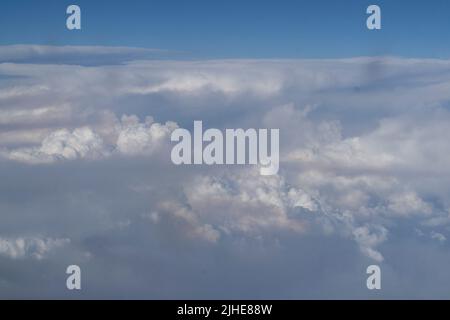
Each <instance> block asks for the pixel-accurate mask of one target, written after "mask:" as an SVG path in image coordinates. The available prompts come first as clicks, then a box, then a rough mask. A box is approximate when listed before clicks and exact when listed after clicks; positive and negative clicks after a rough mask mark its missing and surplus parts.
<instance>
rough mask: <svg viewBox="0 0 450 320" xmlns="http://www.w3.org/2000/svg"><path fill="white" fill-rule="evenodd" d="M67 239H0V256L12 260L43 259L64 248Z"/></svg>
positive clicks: (67, 242)
mask: <svg viewBox="0 0 450 320" xmlns="http://www.w3.org/2000/svg"><path fill="white" fill-rule="evenodd" d="M69 243H70V240H69V239H52V238H39V237H25V238H24V237H19V238H0V255H2V256H6V257H9V258H12V259H24V258H33V259H37V260H41V259H44V258H45V256H46V255H47V254H48V253H50V252H51V251H52V250H54V249H57V248H60V247H64V246H66V245H67V244H69Z"/></svg>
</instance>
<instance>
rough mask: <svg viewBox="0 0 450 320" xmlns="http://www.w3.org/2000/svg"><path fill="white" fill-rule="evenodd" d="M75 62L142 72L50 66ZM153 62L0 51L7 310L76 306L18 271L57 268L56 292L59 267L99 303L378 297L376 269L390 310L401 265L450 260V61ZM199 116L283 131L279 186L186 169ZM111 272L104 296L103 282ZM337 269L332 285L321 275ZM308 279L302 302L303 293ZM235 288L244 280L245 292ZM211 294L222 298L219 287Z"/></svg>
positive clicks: (243, 174)
mask: <svg viewBox="0 0 450 320" xmlns="http://www.w3.org/2000/svg"><path fill="white" fill-rule="evenodd" d="M66 51H70V52H72V53H73V54H75V55H76V56H77V61H84V60H86V61H88V60H89V58H92V57H93V56H95V57H99V56H100V57H105V59H106V60H108V59H109V58H111V57H113V58H114V57H116V56H117V55H118V54H120V55H125V56H127V55H128V56H131V58H130V59H124V60H122V61H121V62H122V63H121V64H112V65H105V64H95V63H91V64H84V63H73V61H71V62H68V61H63V63H58V64H57V63H50V62H51V61H57V58H56V57H57V56H59V55H61V54H63V53H64V54H65V52H66ZM134 53H136V54H139V55H138V56H134V55H133V54H134ZM144 53H145V54H147V53H148V52H147V51H145V50H141V49H133V48H130V49H128V48H98V47H81V48H67V47H65V48H57V47H36V46H32V47H28V46H12V47H3V48H0V59H1V61H3V63H1V64H0V116H1V117H0V157H1V160H0V161H1V168H0V174H1V175H2V177H3V179H2V180H1V182H0V188H1V189H2V190H4V192H2V195H1V196H0V213H1V214H0V226H1V227H0V236H1V238H0V261H1V260H4V261H5V272H4V273H2V276H1V277H3V278H2V279H3V280H2V279H0V280H2V281H5V283H8V285H7V286H5V289H1V288H0V296H3V297H7V296H8V294H10V295H14V296H18V297H27V296H39V295H40V296H42V295H44V296H53V297H54V296H65V295H66V294H67V293H65V292H64V291H63V289H57V288H54V287H52V286H48V287H47V288H46V289H45V290H44V291H42V292H41V293H37V292H34V291H33V289H32V288H30V287H27V286H24V285H23V283H22V282H21V281H19V280H17V279H18V278H17V275H16V274H15V273H14V272H13V270H14V266H15V265H20V264H21V263H23V261H24V260H30V261H32V262H30V263H32V264H33V263H36V261H37V260H39V261H41V263H43V261H45V263H47V264H49V265H52V266H53V267H51V268H50V269H49V270H51V271H48V272H49V273H50V272H53V274H54V277H56V278H57V279H59V278H58V277H60V276H61V275H58V274H59V273H61V272H63V271H64V268H65V267H64V265H70V264H77V263H78V264H80V265H82V266H84V267H86V268H88V269H89V270H91V272H92V273H91V276H90V278H89V279H88V281H90V283H91V287H90V290H88V291H87V293H84V294H86V296H87V297H106V296H110V295H111V292H113V291H114V290H109V289H112V287H114V286H116V288H120V287H126V288H130V291H131V292H132V294H131V295H132V296H134V297H153V298H164V297H169V298H170V297H172V298H173V297H189V296H186V295H187V293H188V292H191V293H192V295H193V296H194V297H204V298H205V297H208V298H211V297H228V298H238V297H247V298H259V297H265V298H279V297H288V298H297V297H338V298H339V297H366V296H367V295H369V293H367V292H366V291H365V290H364V285H365V281H364V277H365V273H364V272H365V266H367V265H368V264H370V263H379V264H382V266H383V270H386V274H387V278H388V279H389V281H390V283H391V286H389V285H387V289H386V291H385V292H384V293H383V294H384V295H385V296H386V297H409V296H411V288H410V287H409V285H405V284H404V283H407V282H408V279H409V278H408V277H410V276H411V277H412V275H413V274H414V272H413V271H411V270H409V269H407V268H406V269H404V268H403V269H402V268H401V265H402V264H403V263H404V261H405V259H406V260H408V259H409V261H410V262H411V263H413V262H414V263H416V262H417V259H416V257H415V255H414V253H413V252H414V250H415V249H414V248H421V250H424V251H423V252H426V253H418V254H420V255H422V256H423V257H425V256H432V259H435V260H436V261H444V262H445V261H449V259H450V257H449V255H448V253H447V251H446V250H445V249H446V248H448V244H447V238H448V232H449V223H450V198H449V196H448V193H447V192H446V190H448V188H449V187H450V172H449V167H448V163H449V161H450V144H449V142H448V139H447V131H448V129H449V128H450V113H449V110H448V108H449V106H450V103H449V102H450V90H449V89H450V62H449V61H447V60H426V59H421V60H418V59H401V58H390V57H384V58H352V59H340V60H220V61H219V60H214V61H167V60H165V61H162V60H141V59H143V58H144V56H140V54H144ZM14 57H21V58H20V59H19V60H17V59H16V58H14ZM36 59H39V61H37V60H36ZM126 61H128V62H126ZM37 62H39V63H37ZM194 120H202V121H203V123H204V126H207V127H214V128H221V129H223V128H279V129H280V134H281V137H280V143H281V146H280V152H281V158H280V160H281V162H280V172H279V174H278V175H276V176H273V177H262V176H260V175H259V174H258V168H255V167H252V166H250V167H246V166H231V167H226V166H225V167H217V166H216V167H214V166H212V167H208V166H205V167H203V166H200V167H177V166H174V165H173V164H172V163H171V162H170V148H171V143H170V133H171V132H172V131H173V130H174V129H176V128H177V127H185V128H189V127H190V126H192V123H193V121H194ZM56 249H58V250H56ZM249 252H250V253H249ZM400 252H401V253H400ZM193 257H196V259H194V258H193ZM118 259H119V260H120V261H122V262H120V263H118V264H115V263H114V261H118ZM211 259H212V260H211ZM221 259H230V261H233V265H234V272H230V271H229V270H227V269H225V268H227V267H230V265H229V264H228V263H226V262H222V263H220V261H221ZM273 259H278V260H273ZM33 260H34V261H33ZM277 261H279V262H277ZM282 261H286V262H288V263H291V264H290V265H287V263H282ZM346 262H348V264H347V263H346ZM180 263H181V264H183V263H184V264H185V265H186V268H185V269H184V270H181V269H180V268H181V267H179V268H177V267H176V265H177V264H180ZM230 263H231V262H230ZM111 264H112V265H113V267H112V269H109V271H108V272H107V277H110V278H111V279H116V280H114V281H111V282H110V284H109V285H108V284H106V283H102V282H101V280H100V279H98V278H96V276H97V275H99V274H100V273H101V272H103V271H101V270H104V268H106V266H108V265H111ZM333 265H334V266H336V269H335V270H336V271H335V272H336V274H335V275H334V276H335V277H332V276H326V277H324V276H323V275H324V274H327V270H328V268H331V267H330V266H333ZM439 265H440V264H439V263H437V264H436V265H434V266H429V265H424V264H422V265H419V266H417V268H418V269H421V270H422V272H425V271H426V272H434V273H435V274H437V275H439V276H441V277H443V278H441V279H440V280H436V283H435V285H434V286H432V285H428V286H426V288H425V289H423V291H422V294H423V295H424V296H426V297H442V296H443V294H444V293H443V292H444V291H443V289H442V290H441V286H440V285H439V282H443V280H449V278H448V275H446V273H444V272H441V269H440V267H439ZM145 267H148V268H150V269H151V272H150V274H147V273H146V272H145V270H146V268H145ZM296 268H297V269H298V270H299V271H298V272H300V273H296V271H295V270H296ZM249 269H252V270H254V276H253V277H252V278H250V279H246V278H245V277H244V276H243V275H244V274H245V273H246V272H248V270H249ZM61 270H62V271H61ZM424 270H425V271H424ZM22 272H23V273H24V277H28V276H26V275H25V274H27V271H26V270H22ZM118 274H120V275H121V280H117V277H116V275H118ZM201 275H202V276H201ZM269 276H272V277H275V278H277V279H278V280H279V284H277V283H275V282H273V281H271V280H268V278H267V277H269ZM50 277H51V276H50ZM140 277H143V278H144V279H146V280H147V281H148V283H151V284H152V285H151V289H150V288H148V287H143V286H142V285H140V284H139V283H141V282H142V281H140V280H139V279H140ZM305 278H310V279H311V280H310V281H307V282H305V283H307V286H308V288H305V287H304V286H302V285H301V284H300V283H298V282H297V280H298V281H300V279H305ZM156 279H162V281H158V280H156ZM217 279H223V281H222V280H217ZM230 279H236V281H241V282H240V283H239V284H238V285H236V286H237V287H240V288H241V289H242V291H241V292H242V295H238V294H236V291H234V290H233V288H232V287H231V286H229V285H228V284H227V283H226V282H227V281H228V280H230ZM293 279H296V280H293ZM313 279H316V281H313ZM319 279H322V280H319ZM195 280H197V282H198V283H199V285H198V289H197V290H194V291H192V286H193V283H194V282H195ZM35 281H37V282H39V281H40V280H39V279H35ZM55 281H56V280H55ZM58 281H60V280H58ZM213 281H219V282H221V284H222V285H223V286H224V288H225V289H224V291H223V292H225V294H223V293H222V294H221V293H220V292H219V291H214V290H212V289H210V286H211V283H212V282H213ZM424 281H425V280H420V281H418V282H419V283H420V284H421V285H419V284H418V285H417V288H419V287H420V286H422V288H423V283H424ZM222 282H223V283H222ZM62 283H64V282H62ZM294 283H295V284H297V285H298V286H299V287H294V286H293V284H294ZM260 290H263V291H262V292H264V294H261V295H260V294H257V293H256V292H260ZM338 292H348V293H347V294H346V295H345V296H340V295H339V294H338ZM417 294H419V295H420V293H417ZM113 297H119V296H118V295H116V296H115V295H113Z"/></svg>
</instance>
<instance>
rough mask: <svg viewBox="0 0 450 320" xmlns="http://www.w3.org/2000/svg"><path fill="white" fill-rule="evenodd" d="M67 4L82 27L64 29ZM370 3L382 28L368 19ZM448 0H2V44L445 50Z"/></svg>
mask: <svg viewBox="0 0 450 320" xmlns="http://www.w3.org/2000/svg"><path fill="white" fill-rule="evenodd" d="M69 4H78V5H80V7H81V8H82V15H83V16H82V17H83V30H82V31H81V32H79V31H75V32H74V31H68V30H66V29H65V19H66V15H65V9H66V7H67V6H68V5H69ZM370 4H378V5H380V6H381V9H382V18H383V20H382V23H383V29H382V30H381V31H369V30H367V29H366V27H365V20H366V17H367V16H366V14H365V10H366V8H367V6H368V5H370ZM449 12H450V3H449V2H448V1H445V0H433V1H417V0H415V1H412V0H410V1H406V0H398V1H366V0H349V1H331V0H316V1H301V0H300V1H299V0H297V1H291V0H284V1H275V0H263V1H255V0H246V1H237V0H229V1H217V0H213V1H211V0H209V1H206V0H196V1H181V0H164V1H162V0H156V1H152V0H150V1H143V0H133V1H124V0H116V1H104V0H95V1H83V0H79V1H56V0H50V1H49V0H47V1H31V0H14V1H12V0H4V1H2V3H1V10H0V30H1V35H0V44H2V45H4V44H47V45H48V44H50V45H66V44H70V45H106V46H136V47H144V48H160V49H168V50H172V51H181V52H183V54H182V56H183V57H186V58H304V57H308V58H311V57H313V58H322V57H327V58H328V57H331V58H332V57H352V56H361V55H364V56H372V55H397V56H408V57H411V56H412V57H433V58H448V57H450V45H449V42H448V41H446V38H445V35H446V33H447V31H448V30H450V19H448V13H449Z"/></svg>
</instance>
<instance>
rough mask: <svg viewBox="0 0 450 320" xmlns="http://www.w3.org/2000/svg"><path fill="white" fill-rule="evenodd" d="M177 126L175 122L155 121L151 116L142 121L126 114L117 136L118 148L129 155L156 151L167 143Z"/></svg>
mask: <svg viewBox="0 0 450 320" xmlns="http://www.w3.org/2000/svg"><path fill="white" fill-rule="evenodd" d="M177 127H178V126H177V124H176V123H174V122H167V123H166V124H160V123H155V122H154V121H153V118H151V117H147V119H146V120H145V122H144V123H140V122H139V119H138V118H137V117H136V116H124V117H122V127H121V128H120V131H119V136H118V138H117V150H118V151H119V152H121V153H123V154H128V155H137V154H145V153H151V152H154V151H155V150H157V149H158V148H159V147H160V146H161V144H167V142H168V141H169V139H170V134H171V133H172V131H173V130H175V129H176V128H177Z"/></svg>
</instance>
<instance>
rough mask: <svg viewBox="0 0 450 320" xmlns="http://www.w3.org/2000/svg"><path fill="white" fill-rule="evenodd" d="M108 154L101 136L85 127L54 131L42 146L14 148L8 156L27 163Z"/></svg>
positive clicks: (89, 157) (96, 157)
mask: <svg viewBox="0 0 450 320" xmlns="http://www.w3.org/2000/svg"><path fill="white" fill-rule="evenodd" d="M107 154H108V150H107V148H106V147H105V145H104V143H103V140H102V139H101V138H100V136H98V135H97V134H96V133H95V132H93V131H92V130H91V129H90V128H87V127H84V128H78V129H75V130H73V131H69V130H67V129H61V130H58V131H55V132H52V133H51V134H50V135H49V136H47V137H46V138H45V139H44V141H43V142H42V145H41V146H40V147H38V148H24V149H18V150H13V151H11V152H9V153H8V154H7V157H8V158H9V159H12V160H17V161H22V162H27V163H50V162H54V161H57V160H60V159H63V160H75V159H84V158H86V159H98V158H101V157H104V156H106V155H107Z"/></svg>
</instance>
